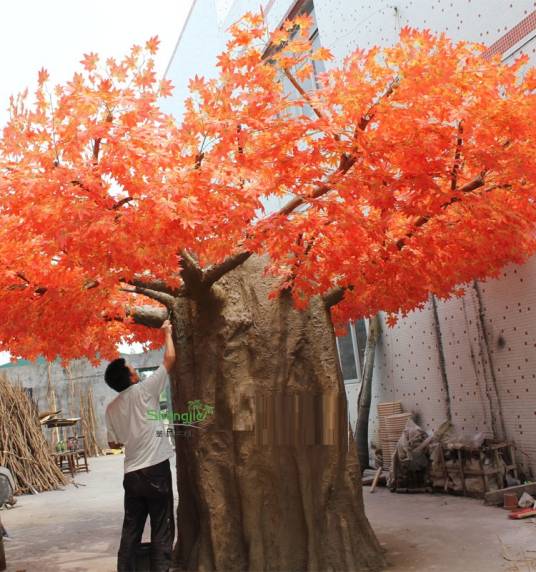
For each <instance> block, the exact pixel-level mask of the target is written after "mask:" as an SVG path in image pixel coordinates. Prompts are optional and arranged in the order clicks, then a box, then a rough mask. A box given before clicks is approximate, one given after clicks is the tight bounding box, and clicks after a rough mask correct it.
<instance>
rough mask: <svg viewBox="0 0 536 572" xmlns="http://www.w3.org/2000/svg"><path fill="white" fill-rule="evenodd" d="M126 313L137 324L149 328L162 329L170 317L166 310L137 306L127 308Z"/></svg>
mask: <svg viewBox="0 0 536 572" xmlns="http://www.w3.org/2000/svg"><path fill="white" fill-rule="evenodd" d="M125 313H126V315H127V316H130V317H132V318H133V319H134V322H135V323H136V324H140V325H142V326H147V327H149V328H160V327H161V326H162V324H163V323H164V320H166V319H167V316H168V313H167V311H166V310H164V309H163V308H156V307H154V306H136V307H134V308H130V306H127V307H126V308H125Z"/></svg>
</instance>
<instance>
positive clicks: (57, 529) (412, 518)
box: [0, 455, 536, 572]
mask: <svg viewBox="0 0 536 572" xmlns="http://www.w3.org/2000/svg"><path fill="white" fill-rule="evenodd" d="M90 469H91V471H90V472H89V473H80V474H78V475H77V476H76V479H75V482H76V483H78V484H79V487H78V488H76V487H74V486H72V485H70V486H68V487H66V488H65V490H62V491H52V492H48V493H43V494H40V495H36V496H23V497H18V504H17V508H15V509H12V510H9V511H2V512H1V513H0V516H1V518H2V521H3V523H4V525H5V527H6V528H7V529H8V531H9V533H10V534H11V535H12V536H13V540H12V541H10V542H7V543H6V545H5V546H6V555H7V562H8V572H16V571H23V570H24V571H26V572H56V571H59V572H111V571H113V570H115V562H116V553H117V549H118V546H119V537H120V531H121V522H122V516H123V504H122V503H123V489H122V470H123V456H122V455H121V456H109V457H100V458H97V459H90ZM82 485H83V486H82ZM174 490H175V493H176V485H174ZM369 490H370V489H368V488H365V489H364V498H365V505H366V507H367V514H368V516H369V518H370V521H371V523H372V525H373V527H374V529H375V530H376V533H377V535H378V538H379V540H380V542H381V543H382V545H383V546H384V548H385V549H386V550H387V558H388V560H389V562H390V566H389V569H388V570H389V571H390V572H410V571H411V572H413V571H416V572H429V571H433V572H484V571H485V572H499V571H500V572H505V571H510V572H530V571H535V570H536V519H530V520H525V521H517V522H516V521H511V520H508V518H507V513H506V512H505V511H504V510H502V509H499V508H492V507H486V506H483V504H482V503H481V501H479V500H475V499H464V498H460V497H452V496H446V495H397V494H391V493H390V492H388V491H387V490H386V489H377V490H376V492H375V493H374V494H370V493H369ZM175 496H176V495H175ZM144 536H145V538H146V539H148V538H149V526H148V525H147V526H146V530H145V534H144ZM531 550H532V552H531ZM503 556H507V557H509V558H512V560H506V559H505V558H504V557H503ZM523 559H524V560H526V561H528V563H527V562H522V560H523ZM531 560H532V562H530V561H531Z"/></svg>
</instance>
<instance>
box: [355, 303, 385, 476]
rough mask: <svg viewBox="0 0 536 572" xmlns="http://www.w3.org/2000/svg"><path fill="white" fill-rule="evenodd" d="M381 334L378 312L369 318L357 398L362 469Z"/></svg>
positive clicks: (366, 456)
mask: <svg viewBox="0 0 536 572" xmlns="http://www.w3.org/2000/svg"><path fill="white" fill-rule="evenodd" d="M379 335H380V317H379V315H378V314H376V315H375V316H374V317H373V318H371V319H370V320H369V332H368V336H367V345H366V348H365V359H364V360H363V361H364V364H363V371H362V374H361V391H360V392H359V398H358V400H357V427H356V442H357V452H358V457H359V466H360V467H361V470H364V469H366V468H367V467H368V466H369V448H368V440H369V422H370V403H371V401H372V377H373V374H374V357H375V355H376V343H377V342H378V337H379Z"/></svg>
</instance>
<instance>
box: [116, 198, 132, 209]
mask: <svg viewBox="0 0 536 572" xmlns="http://www.w3.org/2000/svg"><path fill="white" fill-rule="evenodd" d="M133 200H134V197H125V198H124V199H121V200H120V201H117V202H116V203H115V204H114V206H113V207H112V210H114V211H116V210H117V209H120V208H121V207H122V206H123V205H126V204H127V203H130V201H133Z"/></svg>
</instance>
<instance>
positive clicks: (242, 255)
mask: <svg viewBox="0 0 536 572" xmlns="http://www.w3.org/2000/svg"><path fill="white" fill-rule="evenodd" d="M252 254H253V253H252V252H249V251H243V252H238V253H237V254H232V255H231V256H228V257H227V258H226V259H225V260H224V261H223V262H221V263H220V264H213V265H212V266H209V267H208V268H207V269H206V270H205V273H204V279H203V282H204V284H206V285H207V286H212V284H214V282H216V281H217V280H219V279H220V278H221V277H222V276H224V275H225V274H227V272H230V271H231V270H234V269H235V268H237V267H238V266H240V265H241V264H244V262H245V261H246V260H247V259H248V258H249V257H250V256H251V255H252Z"/></svg>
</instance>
